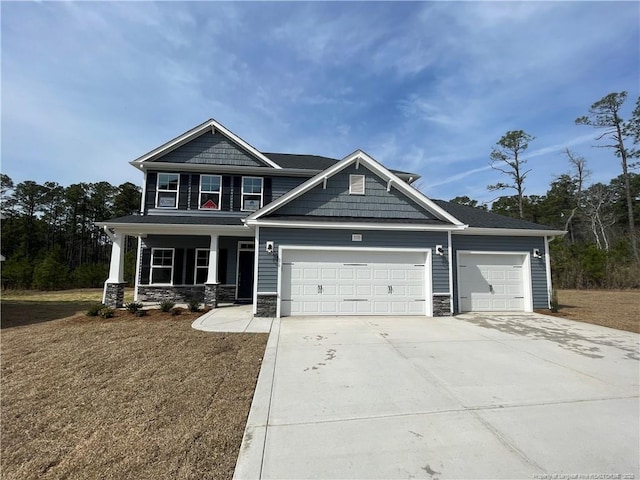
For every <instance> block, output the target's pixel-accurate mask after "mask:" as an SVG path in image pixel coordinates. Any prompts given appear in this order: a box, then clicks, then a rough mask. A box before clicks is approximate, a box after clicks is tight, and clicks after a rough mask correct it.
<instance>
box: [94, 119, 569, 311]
mask: <svg viewBox="0 0 640 480" xmlns="http://www.w3.org/2000/svg"><path fill="white" fill-rule="evenodd" d="M131 164H132V165H133V166H135V167H136V168H138V169H140V170H141V171H142V173H143V174H144V183H143V193H142V205H141V211H140V214H139V215H131V216H127V217H122V218H115V219H112V220H109V221H105V222H102V223H99V225H100V226H102V227H103V228H104V229H105V231H106V232H107V234H108V235H109V236H110V238H111V239H112V241H113V249H112V257H111V266H110V271H109V278H108V279H107V281H106V282H105V293H104V301H105V303H107V304H109V305H112V306H121V305H122V299H123V290H124V283H123V259H124V252H123V241H124V238H125V236H127V235H130V236H131V235H132V236H135V237H137V238H138V252H137V271H136V282H135V298H136V299H137V300H139V301H144V302H159V301H161V300H162V299H165V298H170V299H174V300H177V301H187V300H189V299H191V298H197V299H201V300H202V301H203V302H204V303H205V304H207V305H210V306H213V307H216V306H217V305H218V304H219V303H222V302H251V303H252V304H253V308H254V314H256V315H258V316H288V315H425V316H436V315H451V314H453V313H456V312H463V311H532V310H533V309H534V308H548V306H549V300H550V292H551V272H550V264H549V241H550V240H551V239H552V238H553V237H554V236H557V235H562V234H564V232H562V231H556V230H553V229H551V228H550V227H546V226H543V225H537V224H533V223H530V222H525V221H521V220H517V219H513V218H507V217H502V216H499V215H494V214H491V213H487V212H485V211H482V210H478V209H474V208H469V207H464V206H461V205H456V204H451V203H448V202H444V201H438V200H431V199H429V198H427V197H426V196H425V195H424V194H422V193H421V192H419V191H418V190H417V189H415V188H414V187H412V186H411V183H412V182H414V181H415V180H416V179H417V178H418V175H416V174H412V173H407V172H400V171H395V170H390V169H388V168H386V167H384V166H383V165H381V164H380V163H378V162H377V161H376V160H374V159H373V158H372V157H370V156H369V155H367V154H366V153H364V152H362V151H360V150H358V151H356V152H354V153H352V154H350V155H348V156H346V157H345V158H343V159H342V160H337V159H332V158H326V157H321V156H314V155H292V154H282V153H264V152H260V151H259V150H257V149H256V148H255V147H253V146H252V145H250V144H249V143H247V142H246V141H245V140H243V139H242V138H240V137H238V136H237V135H235V134H234V133H232V132H230V131H229V130H228V129H226V128H225V127H224V126H223V125H221V124H220V123H218V122H217V121H215V120H208V121H206V122H204V123H203V124H201V125H198V126H197V127H195V128H193V129H191V130H189V131H188V132H185V133H184V134H182V135H180V136H178V137H176V138H174V139H173V140H170V141H169V142H167V143H165V144H164V145H161V146H160V147H158V148H156V149H155V150H153V151H151V152H149V153H147V154H145V155H143V156H141V157H140V158H138V159H136V160H134V161H132V162H131Z"/></svg>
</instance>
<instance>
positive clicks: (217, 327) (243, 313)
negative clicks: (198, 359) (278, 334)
mask: <svg viewBox="0 0 640 480" xmlns="http://www.w3.org/2000/svg"><path fill="white" fill-rule="evenodd" d="M272 321H273V319H272V318H257V317H256V318H254V317H253V305H223V306H220V307H218V308H214V309H213V310H210V311H208V312H207V313H205V314H204V315H202V316H201V317H199V318H197V319H196V320H194V322H193V323H192V324H191V326H192V327H193V328H195V329H196V330H203V331H205V332H235V333H269V331H270V330H271V322H272Z"/></svg>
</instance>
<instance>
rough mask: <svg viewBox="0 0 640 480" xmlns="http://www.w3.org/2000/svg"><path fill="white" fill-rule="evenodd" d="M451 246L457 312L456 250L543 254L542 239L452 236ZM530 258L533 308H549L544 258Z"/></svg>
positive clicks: (454, 297) (456, 309)
mask: <svg viewBox="0 0 640 480" xmlns="http://www.w3.org/2000/svg"><path fill="white" fill-rule="evenodd" d="M451 242H452V244H453V252H454V253H453V285H454V294H453V301H454V309H455V311H456V312H457V311H458V289H457V285H458V278H457V269H458V265H457V262H456V256H457V255H456V252H457V251H458V250H476V251H483V252H529V253H532V252H533V249H534V248H537V249H539V250H540V251H541V252H544V237H509V236H487V235H452V236H451ZM530 258H531V290H532V293H533V308H549V303H548V302H549V295H548V287H547V271H546V265H545V260H544V258H533V257H532V256H531V257H530Z"/></svg>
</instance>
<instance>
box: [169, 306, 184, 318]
mask: <svg viewBox="0 0 640 480" xmlns="http://www.w3.org/2000/svg"><path fill="white" fill-rule="evenodd" d="M171 315H173V316H174V317H175V316H176V315H182V309H181V308H172V309H171Z"/></svg>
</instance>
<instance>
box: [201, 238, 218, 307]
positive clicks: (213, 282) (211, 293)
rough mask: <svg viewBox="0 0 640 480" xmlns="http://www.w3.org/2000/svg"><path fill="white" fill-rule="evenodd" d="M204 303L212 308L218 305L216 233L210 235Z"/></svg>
mask: <svg viewBox="0 0 640 480" xmlns="http://www.w3.org/2000/svg"><path fill="white" fill-rule="evenodd" d="M204 303H205V305H208V306H210V307H213V308H217V307H218V235H211V241H210V243H209V268H208V269H207V281H206V282H205V284H204Z"/></svg>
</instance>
